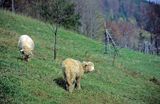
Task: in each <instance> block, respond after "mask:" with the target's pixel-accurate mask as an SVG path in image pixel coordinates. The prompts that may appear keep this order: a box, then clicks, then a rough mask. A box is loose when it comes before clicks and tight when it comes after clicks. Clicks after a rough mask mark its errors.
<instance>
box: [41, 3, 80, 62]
mask: <svg viewBox="0 0 160 104" xmlns="http://www.w3.org/2000/svg"><path fill="white" fill-rule="evenodd" d="M39 12H40V15H41V16H42V18H43V19H44V20H46V21H47V22H49V23H50V24H51V25H52V28H54V24H55V31H54V49H53V50H54V59H56V54H57V51H56V50H57V49H56V44H57V31H58V27H59V26H60V25H63V26H64V27H66V28H72V29H74V30H76V29H77V27H78V26H79V25H80V23H79V19H80V16H79V15H78V14H75V12H74V4H73V3H70V2H67V1H66V0H48V2H46V1H44V0H42V1H40V4H39Z"/></svg>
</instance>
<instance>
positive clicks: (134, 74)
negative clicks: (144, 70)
mask: <svg viewBox="0 0 160 104" xmlns="http://www.w3.org/2000/svg"><path fill="white" fill-rule="evenodd" d="M124 72H125V73H126V74H127V75H129V76H132V77H134V78H137V77H141V76H142V75H141V74H140V73H139V72H135V71H130V70H124Z"/></svg>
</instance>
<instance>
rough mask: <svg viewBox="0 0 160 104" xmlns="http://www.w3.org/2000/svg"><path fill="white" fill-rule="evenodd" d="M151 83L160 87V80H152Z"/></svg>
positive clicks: (154, 78) (153, 78)
mask: <svg viewBox="0 0 160 104" xmlns="http://www.w3.org/2000/svg"><path fill="white" fill-rule="evenodd" d="M149 81H151V82H153V83H154V84H156V85H159V86H160V80H158V79H157V78H156V77H152V78H150V79H149Z"/></svg>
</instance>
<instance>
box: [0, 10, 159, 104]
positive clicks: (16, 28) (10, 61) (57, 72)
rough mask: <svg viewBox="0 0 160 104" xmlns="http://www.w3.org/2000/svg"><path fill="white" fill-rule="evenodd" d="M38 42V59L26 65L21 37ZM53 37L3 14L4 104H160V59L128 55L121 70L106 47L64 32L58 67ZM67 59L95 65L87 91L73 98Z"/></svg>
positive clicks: (0, 86) (0, 95)
mask: <svg viewBox="0 0 160 104" xmlns="http://www.w3.org/2000/svg"><path fill="white" fill-rule="evenodd" d="M21 34H29V35H30V36H31V37H32V38H33V40H34V41H35V51H34V57H33V58H32V59H31V61H29V62H28V63H26V62H24V61H22V60H21V59H20V54H19V51H18V48H17V41H18V37H19V36H20V35H21ZM53 38H54V37H53V33H52V31H51V29H50V26H49V25H48V24H45V23H43V22H40V21H37V20H34V19H31V18H28V17H24V16H20V15H15V14H12V13H10V12H6V11H2V10H0V104H12V103H15V104H20V103H21V104H22V103H23V104H159V103H160V99H159V98H160V82H159V80H160V57H157V56H152V55H147V54H146V55H145V54H142V53H138V52H134V51H131V50H127V49H122V50H121V51H120V56H119V57H118V58H117V60H116V63H115V65H114V66H113V65H112V62H111V61H112V56H110V55H104V54H103V45H102V44H101V43H98V42H96V41H93V40H91V39H88V38H86V37H83V36H82V35H79V34H77V33H74V32H71V31H68V30H65V29H63V28H61V29H60V30H59V31H58V49H57V51H58V56H57V60H56V61H53V52H52V49H53ZM67 57H71V58H74V59H78V60H80V61H82V60H90V61H93V62H94V63H95V69H96V71H95V72H93V73H89V74H85V75H84V76H83V79H82V80H81V85H82V90H80V91H78V90H75V91H74V92H73V93H68V92H67V91H66V90H65V89H64V86H63V80H62V72H61V62H62V60H64V59H65V58H67Z"/></svg>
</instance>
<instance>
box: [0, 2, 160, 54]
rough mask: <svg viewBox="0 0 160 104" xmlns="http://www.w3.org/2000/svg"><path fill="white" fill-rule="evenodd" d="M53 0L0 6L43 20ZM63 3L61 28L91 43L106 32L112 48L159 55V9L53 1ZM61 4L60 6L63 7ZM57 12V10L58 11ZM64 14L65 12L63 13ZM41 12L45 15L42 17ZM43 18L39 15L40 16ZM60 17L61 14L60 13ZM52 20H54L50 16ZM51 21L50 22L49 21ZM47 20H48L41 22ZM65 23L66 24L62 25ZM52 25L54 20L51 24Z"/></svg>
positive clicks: (141, 5)
mask: <svg viewBox="0 0 160 104" xmlns="http://www.w3.org/2000/svg"><path fill="white" fill-rule="evenodd" d="M53 1H56V0H47V2H46V1H45V2H44V1H43V0H0V6H1V8H3V9H8V10H11V11H13V12H16V13H22V14H24V15H28V16H32V17H34V18H37V19H40V20H42V19H43V20H44V16H46V14H47V13H48V16H50V15H51V14H52V12H53V14H56V13H55V12H54V10H56V8H53V9H51V10H52V12H51V14H49V12H48V10H50V9H49V7H50V6H48V5H54V2H53ZM57 1H60V2H59V3H62V2H65V3H64V4H66V3H67V6H66V8H67V10H69V11H68V12H65V15H66V16H64V17H66V18H64V19H62V23H61V25H62V26H64V27H66V28H69V29H72V30H75V31H77V32H79V33H81V34H84V35H86V36H87V37H90V38H92V39H95V40H99V41H103V42H104V41H105V37H104V32H105V29H108V30H109V32H110V34H112V37H113V39H114V41H115V42H116V44H117V45H118V46H120V47H125V48H130V49H134V50H138V51H141V52H145V53H151V54H159V53H160V25H159V24H160V12H159V11H160V5H159V4H158V3H154V2H149V1H145V0H57ZM64 4H63V3H62V5H64ZM60 9H61V8H60ZM63 10H65V9H63ZM44 11H45V13H44ZM42 14H43V15H42ZM62 15H64V13H62ZM52 17H53V18H54V17H56V16H54V15H52ZM53 18H50V19H51V20H52V19H53ZM45 20H48V21H49V19H45ZM63 21H67V22H63ZM55 22H56V20H55Z"/></svg>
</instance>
